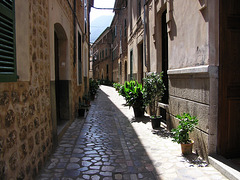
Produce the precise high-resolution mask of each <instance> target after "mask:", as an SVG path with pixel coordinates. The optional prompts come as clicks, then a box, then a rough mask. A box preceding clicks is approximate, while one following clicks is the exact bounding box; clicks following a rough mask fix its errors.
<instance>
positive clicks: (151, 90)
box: [143, 72, 166, 129]
mask: <svg viewBox="0 0 240 180" xmlns="http://www.w3.org/2000/svg"><path fill="white" fill-rule="evenodd" d="M162 77H163V72H161V73H154V72H153V73H149V74H148V75H147V77H146V78H144V79H143V82H144V88H143V97H144V101H145V105H146V106H149V109H150V118H151V122H152V127H153V129H155V128H159V127H160V123H161V118H162V117H161V116H157V109H158V102H160V101H161V99H162V97H163V95H164V91H165V89H166V88H165V86H164V83H163V79H162Z"/></svg>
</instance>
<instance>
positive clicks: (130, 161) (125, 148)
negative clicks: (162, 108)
mask: <svg viewBox="0 0 240 180" xmlns="http://www.w3.org/2000/svg"><path fill="white" fill-rule="evenodd" d="M123 104H124V100H123V98H122V97H121V96H119V95H118V94H117V92H116V91H115V90H114V89H113V88H111V87H107V86H101V89H100V90H99V92H98V97H97V99H95V101H94V102H92V105H91V108H90V111H89V113H88V116H87V118H86V120H85V121H84V120H83V119H76V120H75V121H74V122H73V123H72V125H71V126H70V128H69V129H68V131H67V132H66V134H65V135H64V136H63V138H62V140H61V142H60V143H59V146H58V147H57V149H56V151H55V153H54V154H53V155H52V156H51V158H50V159H49V162H47V163H46V166H45V168H43V169H42V171H41V172H40V174H39V176H38V177H37V179H41V180H45V179H46V180H47V179H54V180H57V179H62V180H63V179H68V180H71V179H78V180H81V179H93V180H98V179H104V180H109V179H116V180H118V179H119V180H121V179H127V180H137V179H153V180H155V179H159V180H165V179H166V180H172V179H174V180H179V179H196V180H206V179H212V180H217V179H219V180H222V179H226V178H225V177H224V176H222V175H221V173H219V172H218V171H217V170H215V169H214V168H213V167H212V166H210V165H208V166H207V164H206V163H205V162H203V161H201V160H200V159H197V158H195V156H194V155H193V156H191V157H188V158H186V157H183V156H182V155H181V150H180V145H179V144H176V143H173V142H172V141H171V138H170V137H169V135H170V134H169V133H168V132H167V131H165V130H164V128H163V127H162V128H161V129H159V130H155V131H153V130H152V128H151V124H150V122H149V121H148V118H142V119H140V120H139V119H138V120H136V119H134V116H133V110H132V109H129V108H128V107H125V106H123Z"/></svg>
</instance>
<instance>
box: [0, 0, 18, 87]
mask: <svg viewBox="0 0 240 180" xmlns="http://www.w3.org/2000/svg"><path fill="white" fill-rule="evenodd" d="M14 81H17V68H16V47H15V9H14V1H9V0H2V1H0V82H14Z"/></svg>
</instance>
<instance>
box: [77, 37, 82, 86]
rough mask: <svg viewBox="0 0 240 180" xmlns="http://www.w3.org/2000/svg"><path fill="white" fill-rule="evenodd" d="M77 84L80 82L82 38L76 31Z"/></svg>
mask: <svg viewBox="0 0 240 180" xmlns="http://www.w3.org/2000/svg"><path fill="white" fill-rule="evenodd" d="M78 84H82V38H81V35H80V33H78Z"/></svg>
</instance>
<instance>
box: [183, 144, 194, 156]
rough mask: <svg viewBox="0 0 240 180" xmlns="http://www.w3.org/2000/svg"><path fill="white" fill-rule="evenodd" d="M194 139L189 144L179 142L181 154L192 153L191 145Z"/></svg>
mask: <svg viewBox="0 0 240 180" xmlns="http://www.w3.org/2000/svg"><path fill="white" fill-rule="evenodd" d="M193 144H194V141H192V143H190V144H181V149H182V154H183V155H189V154H192V147H193Z"/></svg>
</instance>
